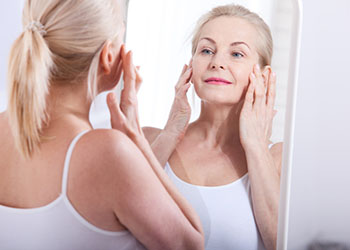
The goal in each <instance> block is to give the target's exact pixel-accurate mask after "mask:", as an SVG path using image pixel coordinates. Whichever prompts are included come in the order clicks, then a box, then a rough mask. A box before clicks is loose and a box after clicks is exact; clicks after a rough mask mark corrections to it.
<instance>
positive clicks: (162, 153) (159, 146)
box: [151, 129, 178, 167]
mask: <svg viewBox="0 0 350 250" xmlns="http://www.w3.org/2000/svg"><path fill="white" fill-rule="evenodd" d="M177 143H178V136H177V135H176V134H174V133H171V132H169V131H168V130H167V129H164V130H162V131H161V132H160V133H159V135H158V136H157V138H156V139H155V140H154V141H153V142H152V144H151V147H152V151H153V153H154V155H155V157H156V158H157V159H158V161H159V163H160V165H161V166H162V167H164V166H165V164H166V163H167V162H168V160H169V158H170V156H171V154H172V153H173V152H174V150H175V148H176V145H177Z"/></svg>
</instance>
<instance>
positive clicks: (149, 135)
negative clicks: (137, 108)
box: [142, 127, 162, 144]
mask: <svg viewBox="0 0 350 250" xmlns="http://www.w3.org/2000/svg"><path fill="white" fill-rule="evenodd" d="M142 131H143V133H144V135H145V137H146V139H147V141H148V143H149V144H152V143H153V142H154V140H155V139H156V138H157V137H158V135H159V134H160V133H161V132H162V130H161V129H159V128H153V127H143V128H142Z"/></svg>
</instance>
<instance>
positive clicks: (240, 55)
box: [232, 52, 243, 58]
mask: <svg viewBox="0 0 350 250" xmlns="http://www.w3.org/2000/svg"><path fill="white" fill-rule="evenodd" d="M232 56H233V57H235V58H242V57H243V54H242V53H239V52H233V53H232Z"/></svg>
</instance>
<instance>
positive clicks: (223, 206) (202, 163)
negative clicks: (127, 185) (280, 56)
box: [144, 5, 282, 250]
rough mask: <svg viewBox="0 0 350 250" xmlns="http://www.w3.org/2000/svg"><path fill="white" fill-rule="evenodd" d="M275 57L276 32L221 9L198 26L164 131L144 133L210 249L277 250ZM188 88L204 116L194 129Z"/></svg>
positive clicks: (244, 14) (239, 11)
mask: <svg viewBox="0 0 350 250" xmlns="http://www.w3.org/2000/svg"><path fill="white" fill-rule="evenodd" d="M271 57H272V37H271V34H270V30H269V28H268V26H267V25H266V24H265V22H264V21H263V20H262V19H261V18H260V17H259V16H257V15H256V14H255V13H252V12H250V11H249V10H247V9H245V8H244V7H241V6H237V5H227V6H220V7H217V8H214V9H213V10H211V11H210V12H209V13H207V14H205V15H204V16H203V17H202V18H201V19H200V20H199V22H198V24H197V28H196V30H195V32H194V37H193V40H192V59H191V62H190V65H189V66H185V67H184V70H183V72H182V75H181V77H180V80H179V82H178V84H177V86H176V96H175V101H174V104H173V107H172V110H171V113H170V116H169V120H168V122H167V125H166V127H165V129H164V130H159V129H156V128H145V129H144V133H145V136H146V137H147V138H148V140H149V142H150V143H151V144H152V148H153V151H154V152H155V154H156V156H157V158H158V159H159V161H160V162H161V164H162V165H163V166H165V171H166V173H167V174H168V175H169V176H170V178H171V179H172V180H173V182H174V183H175V184H176V186H177V187H178V188H179V190H180V191H181V192H182V193H183V195H184V196H185V197H186V198H187V199H188V200H189V201H190V203H191V204H192V206H193V207H194V208H195V209H196V211H197V213H198V214H199V216H200V218H201V221H202V224H203V228H204V232H205V242H206V243H205V246H206V249H210V250H211V249H221V250H225V249H245V250H247V249H264V248H267V249H275V246H276V234H277V218H278V201H279V179H280V166H281V152H282V144H281V143H279V144H275V145H272V146H271V147H270V146H269V144H270V141H269V138H270V135H271V125H272V119H273V116H274V113H275V111H274V110H273V106H274V100H275V80H276V79H275V74H274V73H273V72H272V70H271V67H270V64H271ZM189 81H191V82H192V83H193V85H194V88H195V91H196V93H197V95H198V96H199V98H200V99H201V112H200V116H199V118H198V119H197V120H196V121H195V122H193V123H191V124H189V125H188V122H189V118H190V107H189V105H188V102H187V99H186V92H187V90H188V88H189V87H190V83H189Z"/></svg>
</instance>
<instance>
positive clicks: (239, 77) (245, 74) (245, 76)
mask: <svg viewBox="0 0 350 250" xmlns="http://www.w3.org/2000/svg"><path fill="white" fill-rule="evenodd" d="M252 71H253V66H252V67H250V66H245V67H240V68H236V69H235V73H234V75H235V76H236V81H237V83H238V84H237V85H239V86H241V87H242V88H245V87H247V86H248V84H249V82H250V80H249V76H250V73H251V72H252Z"/></svg>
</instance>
